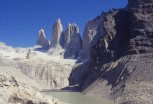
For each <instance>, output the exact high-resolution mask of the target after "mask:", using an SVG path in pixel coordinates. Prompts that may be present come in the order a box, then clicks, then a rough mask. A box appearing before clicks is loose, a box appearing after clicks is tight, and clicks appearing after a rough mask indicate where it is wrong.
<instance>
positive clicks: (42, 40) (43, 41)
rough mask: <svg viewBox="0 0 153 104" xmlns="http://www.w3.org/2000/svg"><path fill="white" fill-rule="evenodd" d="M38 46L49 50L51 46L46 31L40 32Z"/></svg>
mask: <svg viewBox="0 0 153 104" xmlns="http://www.w3.org/2000/svg"><path fill="white" fill-rule="evenodd" d="M37 45H40V46H42V47H43V48H48V47H49V45H50V44H49V41H48V40H47V39H46V36H45V31H44V29H41V30H39V34H38V39H37Z"/></svg>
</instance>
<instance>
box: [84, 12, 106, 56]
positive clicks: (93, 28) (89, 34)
mask: <svg viewBox="0 0 153 104" xmlns="http://www.w3.org/2000/svg"><path fill="white" fill-rule="evenodd" d="M102 25H103V14H102V15H100V16H98V17H97V18H95V19H93V20H90V21H89V22H88V23H87V24H86V26H85V30H84V32H83V40H82V51H83V57H84V58H88V57H89V55H90V49H91V47H92V46H93V45H94V44H95V43H96V42H97V40H98V39H99V38H100V37H101V36H102V35H103V28H102Z"/></svg>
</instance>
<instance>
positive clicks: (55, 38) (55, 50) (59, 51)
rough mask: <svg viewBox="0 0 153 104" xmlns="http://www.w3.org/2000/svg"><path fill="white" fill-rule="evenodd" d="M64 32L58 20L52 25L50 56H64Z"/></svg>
mask: <svg viewBox="0 0 153 104" xmlns="http://www.w3.org/2000/svg"><path fill="white" fill-rule="evenodd" d="M63 47H64V32H63V26H62V23H61V20H60V19H58V20H57V21H56V22H55V24H54V25H53V29H52V39H51V45H50V49H49V51H48V52H49V53H50V54H51V55H63V54H64V50H63Z"/></svg>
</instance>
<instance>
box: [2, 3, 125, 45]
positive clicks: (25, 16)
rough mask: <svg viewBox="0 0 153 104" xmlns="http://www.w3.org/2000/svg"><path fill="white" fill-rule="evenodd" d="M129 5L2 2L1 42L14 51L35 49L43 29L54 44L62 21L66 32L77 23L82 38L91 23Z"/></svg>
mask: <svg viewBox="0 0 153 104" xmlns="http://www.w3.org/2000/svg"><path fill="white" fill-rule="evenodd" d="M126 5H127V0H0V41H1V42H5V43H6V44H8V45H11V46H14V47H28V46H33V45H35V43H36V40H37V35H38V30H39V29H41V28H44V29H45V32H46V36H47V38H48V39H49V40H51V31H52V25H53V23H54V22H55V21H56V19H58V18H60V19H61V21H62V24H63V27H64V29H65V28H66V26H67V24H68V23H76V24H77V25H78V26H79V28H80V32H81V34H82V32H83V30H84V26H85V24H86V22H87V21H88V20H90V19H92V18H94V17H96V16H97V15H99V14H101V13H102V12H103V11H108V10H109V9H110V8H122V7H125V6H126Z"/></svg>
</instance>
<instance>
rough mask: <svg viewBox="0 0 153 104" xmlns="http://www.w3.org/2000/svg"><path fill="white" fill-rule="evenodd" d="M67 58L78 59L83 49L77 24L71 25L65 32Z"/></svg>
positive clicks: (65, 55) (65, 54)
mask: <svg viewBox="0 0 153 104" xmlns="http://www.w3.org/2000/svg"><path fill="white" fill-rule="evenodd" d="M64 48H65V53H64V57H65V58H77V56H78V55H79V52H80V50H81V49H82V39H81V36H80V33H79V28H78V26H77V25H76V24H69V25H68V27H67V29H66V31H65V45H64Z"/></svg>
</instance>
